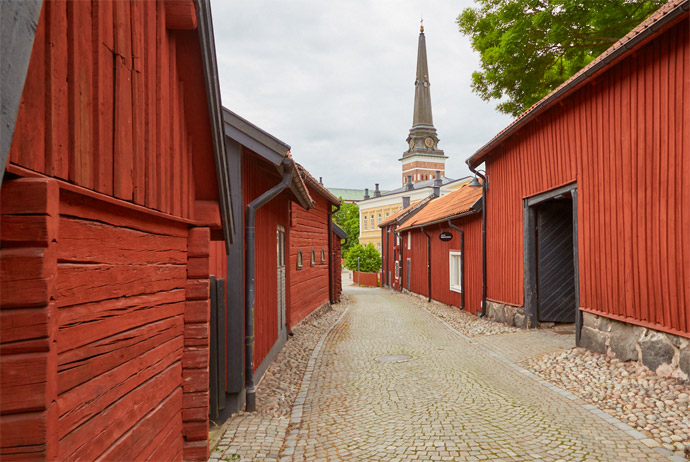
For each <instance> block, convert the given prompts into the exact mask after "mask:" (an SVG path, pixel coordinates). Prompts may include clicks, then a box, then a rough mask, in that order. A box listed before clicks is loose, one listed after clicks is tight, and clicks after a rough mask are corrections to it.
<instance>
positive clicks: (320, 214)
mask: <svg viewBox="0 0 690 462" xmlns="http://www.w3.org/2000/svg"><path fill="white" fill-rule="evenodd" d="M297 168H298V171H299V173H300V175H301V176H302V178H303V179H304V180H305V183H306V184H307V188H308V190H309V195H310V196H311V198H312V200H313V201H314V207H313V208H312V209H310V210H305V209H303V208H301V207H292V209H291V214H290V261H289V264H290V285H289V299H290V304H289V307H288V313H287V325H288V329H291V328H292V326H294V325H295V324H297V323H298V322H300V321H301V320H302V319H304V318H305V317H307V316H308V315H309V314H311V313H312V312H313V311H314V310H316V309H317V308H319V307H321V306H323V305H325V304H327V303H335V302H336V301H337V298H339V297H336V291H335V285H334V279H335V278H333V277H332V276H333V275H335V274H337V276H338V277H340V257H339V256H338V257H337V261H336V255H335V252H336V250H337V249H336V248H335V246H336V245H337V246H338V247H339V244H340V238H336V239H334V238H333V234H334V233H333V231H332V230H331V229H330V228H331V226H330V225H331V223H332V222H331V214H332V212H333V207H334V206H335V207H340V199H338V198H337V197H336V196H334V195H333V194H331V192H329V191H328V189H326V188H325V187H324V186H323V185H322V184H321V183H319V181H318V180H316V179H315V178H314V177H313V176H311V174H310V173H309V172H308V171H307V170H306V169H305V168H304V167H302V166H301V165H299V164H297ZM336 265H337V267H336Z"/></svg>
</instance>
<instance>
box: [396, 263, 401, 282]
mask: <svg viewBox="0 0 690 462" xmlns="http://www.w3.org/2000/svg"><path fill="white" fill-rule="evenodd" d="M399 273H400V262H399V261H398V260H395V279H399V278H398V274H399Z"/></svg>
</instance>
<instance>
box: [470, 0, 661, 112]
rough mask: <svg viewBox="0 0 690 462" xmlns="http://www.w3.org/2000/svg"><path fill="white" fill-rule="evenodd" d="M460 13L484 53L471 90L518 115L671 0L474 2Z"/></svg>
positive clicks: (473, 77)
mask: <svg viewBox="0 0 690 462" xmlns="http://www.w3.org/2000/svg"><path fill="white" fill-rule="evenodd" d="M476 2H477V3H478V4H479V6H478V7H476V8H466V9H465V10H463V11H462V13H461V14H460V16H458V18H457V22H458V26H459V27H460V32H462V33H463V34H465V35H467V36H470V37H471V40H472V47H473V48H474V49H475V50H476V51H478V52H479V53H480V55H481V70H480V71H475V72H474V73H473V74H472V90H473V91H474V92H475V93H477V94H478V95H479V96H480V97H481V98H482V99H483V100H485V101H489V100H492V99H495V100H499V104H498V106H497V107H496V108H497V109H498V110H499V111H500V112H503V113H506V114H512V115H513V116H518V115H520V114H521V113H522V112H524V111H525V110H526V109H529V107H530V106H532V105H533V104H534V103H536V102H537V101H539V100H540V99H541V98H543V97H544V96H546V95H547V94H549V93H550V92H551V91H552V90H554V89H555V88H556V87H558V86H559V85H560V84H561V83H563V82H564V81H566V80H567V79H568V78H569V77H571V76H572V75H573V74H575V73H576V72H577V71H578V70H580V69H581V68H582V67H584V66H585V65H587V64H588V63H590V62H591V61H592V60H594V58H596V57H597V56H599V55H600V54H601V53H602V52H603V51H605V50H606V49H607V48H609V47H610V46H611V45H612V44H613V43H615V42H616V41H617V40H618V39H620V38H621V37H622V36H624V35H625V34H626V33H628V32H629V31H630V30H631V29H632V28H633V27H635V26H636V25H637V24H639V23H640V22H642V20H644V19H645V18H646V17H647V16H649V15H650V14H651V13H652V12H653V11H655V10H656V9H657V8H659V7H660V6H661V5H663V4H664V3H666V0H476Z"/></svg>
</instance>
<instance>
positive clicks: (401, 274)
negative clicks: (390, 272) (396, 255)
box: [396, 232, 409, 292]
mask: <svg viewBox="0 0 690 462" xmlns="http://www.w3.org/2000/svg"><path fill="white" fill-rule="evenodd" d="M396 234H397V235H398V239H399V241H398V242H400V244H399V245H398V247H400V266H398V271H399V272H400V274H399V276H400V277H399V278H398V284H400V292H402V291H403V284H404V278H403V273H404V271H403V270H402V265H404V264H405V259H404V258H403V247H404V245H403V237H402V234H400V233H399V232H396ZM408 277H409V275H408Z"/></svg>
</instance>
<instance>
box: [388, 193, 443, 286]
mask: <svg viewBox="0 0 690 462" xmlns="http://www.w3.org/2000/svg"><path fill="white" fill-rule="evenodd" d="M434 197H435V196H434V195H433V194H432V195H429V196H427V197H425V198H424V199H422V200H420V201H418V202H415V203H414V204H412V205H410V198H409V197H407V196H405V197H403V198H402V201H403V203H402V209H400V210H398V211H397V212H395V213H394V214H393V215H391V216H390V218H388V219H387V220H384V221H383V222H382V223H381V224H380V225H379V228H381V273H382V277H381V286H384V287H388V288H392V289H395V290H402V288H403V284H402V273H401V262H402V261H404V258H403V255H402V252H403V251H404V247H401V245H400V235H399V234H398V233H397V229H398V227H400V226H402V225H403V224H404V223H405V222H406V221H407V220H409V219H410V218H412V217H413V216H414V215H415V214H416V213H418V212H419V211H420V210H421V209H422V208H424V206H426V205H427V204H428V203H429V202H430V201H431V200H432V199H433V198H434Z"/></svg>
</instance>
